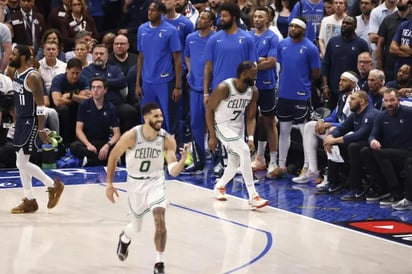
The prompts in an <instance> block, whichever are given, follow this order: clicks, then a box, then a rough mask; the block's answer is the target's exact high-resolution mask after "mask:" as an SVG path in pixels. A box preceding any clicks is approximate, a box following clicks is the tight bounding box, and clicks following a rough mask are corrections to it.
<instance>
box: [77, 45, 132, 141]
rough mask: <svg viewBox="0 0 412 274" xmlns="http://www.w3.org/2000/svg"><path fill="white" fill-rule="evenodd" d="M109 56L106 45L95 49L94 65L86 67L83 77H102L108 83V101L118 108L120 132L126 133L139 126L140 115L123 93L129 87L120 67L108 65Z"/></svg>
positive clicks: (97, 46)
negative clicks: (126, 100)
mask: <svg viewBox="0 0 412 274" xmlns="http://www.w3.org/2000/svg"><path fill="white" fill-rule="evenodd" d="M108 59H109V54H108V51H107V49H106V48H105V46H104V45H96V46H95V47H94V49H93V63H92V64H90V65H89V66H88V67H85V68H84V69H83V71H82V74H81V75H82V76H84V77H85V78H86V79H92V78H94V77H96V76H102V77H104V78H105V79H106V81H107V93H106V99H107V100H108V101H109V102H111V103H112V104H113V105H115V106H116V109H117V114H118V116H119V121H120V130H121V132H122V133H123V132H125V131H127V130H129V129H131V128H132V127H133V126H135V125H137V124H138V122H139V121H138V120H137V119H138V117H139V114H138V113H137V110H136V109H135V108H134V107H133V106H131V105H129V104H127V103H126V102H125V100H124V95H123V94H122V93H121V91H122V90H124V89H125V88H126V87H127V82H126V78H125V76H124V75H123V72H122V70H121V69H120V68H119V67H118V66H114V65H110V64H108V63H107V61H108Z"/></svg>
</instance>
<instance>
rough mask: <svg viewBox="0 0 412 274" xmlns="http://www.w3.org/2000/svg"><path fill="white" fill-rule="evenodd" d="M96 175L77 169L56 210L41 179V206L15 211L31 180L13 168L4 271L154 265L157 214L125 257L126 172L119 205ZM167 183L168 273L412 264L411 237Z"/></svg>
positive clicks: (1, 255)
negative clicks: (121, 256) (403, 239)
mask: <svg viewBox="0 0 412 274" xmlns="http://www.w3.org/2000/svg"><path fill="white" fill-rule="evenodd" d="M92 173H93V172H92ZM100 173H102V172H100ZM61 174H62V172H61V171H60V175H61ZM88 176H89V177H90V176H91V175H90V174H88V172H85V173H84V174H83V175H77V176H75V177H73V178H71V177H69V176H67V177H66V180H65V182H69V183H68V184H67V185H66V188H65V192H64V194H63V196H62V200H61V202H60V204H59V205H58V206H57V207H56V208H55V209H52V210H48V209H47V208H46V203H47V193H45V188H44V187H35V189H34V193H35V196H36V197H37V200H38V203H39V207H40V208H39V211H38V212H36V213H33V214H24V215H12V214H10V213H9V211H10V209H11V208H12V207H13V206H15V205H17V203H18V202H19V200H20V199H21V195H22V189H21V188H15V187H14V186H15V185H13V184H14V183H13V182H14V181H15V180H17V179H16V178H13V179H8V183H6V182H5V181H4V180H5V179H4V178H6V177H7V176H4V174H3V179H4V180H3V181H2V180H1V179H0V199H1V201H2V203H1V208H0V233H1V234H0V235H2V236H1V237H0V246H1V249H0V269H1V271H0V272H1V273H7V274H14V273H15V274H26V273H30V274H31V273H39V274H49V273H58V274H63V273H73V274H74V273H76V274H83V273H84V274H86V273H87V274H89V273H95V274H106V273H107V274H109V273H110V274H112V273H142V274H148V273H153V269H152V268H153V264H154V260H155V253H154V246H153V219H152V217H151V215H147V216H146V218H145V222H144V225H143V231H142V232H141V233H140V234H138V235H136V237H135V238H134V240H133V242H132V244H131V246H130V252H129V258H128V259H127V261H125V262H121V261H119V260H118V258H117V256H116V247H117V241H118V235H119V233H120V231H121V230H122V229H123V227H124V225H125V224H126V223H127V221H128V217H127V196H126V193H125V192H124V191H123V190H124V186H125V185H124V183H121V182H122V181H124V176H119V175H117V177H116V178H117V179H119V180H117V181H118V182H119V183H116V187H117V188H118V189H119V190H120V198H119V199H118V202H117V203H116V204H114V205H113V204H111V203H110V202H109V201H108V200H107V199H106V197H105V187H104V184H102V182H104V175H102V174H98V175H96V178H97V179H93V180H92V181H90V180H89V179H90V178H89V177H88ZM10 177H12V176H10ZM63 179H64V178H63ZM185 180H186V181H190V180H189V179H187V178H186V179H185ZM193 181H195V180H193ZM280 185H281V184H280ZM167 191H168V196H169V200H170V202H171V204H170V206H169V208H168V209H167V215H166V218H167V227H168V241H167V250H166V254H165V259H166V260H165V261H166V271H167V272H166V273H169V274H170V273H174V274H186V273H204V274H217V273H253V274H255V273H280V274H284V273H293V274H295V273H316V274H317V273H328V274H330V273H356V274H358V273H393V274H401V273H412V248H411V247H410V246H408V245H405V244H400V243H397V242H394V241H389V240H386V239H382V238H378V237H374V236H371V235H367V234H364V233H360V232H357V231H355V230H352V229H347V228H344V227H341V226H337V225H334V224H330V223H326V222H323V221H319V220H316V219H313V218H310V217H307V216H303V215H300V214H296V213H291V212H288V211H286V210H283V209H279V208H275V207H267V208H264V209H262V210H259V211H251V210H249V208H248V205H247V201H246V200H245V199H242V198H238V197H235V196H230V197H229V200H228V201H227V202H218V201H216V200H215V199H214V196H213V192H212V190H210V189H208V188H205V187H203V186H197V185H193V184H191V183H190V182H181V181H176V180H170V181H168V182H167ZM272 191H273V190H272ZM279 202H280V201H278V203H279ZM272 204H276V201H275V202H272ZM331 214H334V212H331Z"/></svg>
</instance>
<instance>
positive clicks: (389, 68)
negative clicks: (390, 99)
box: [376, 0, 412, 81]
mask: <svg viewBox="0 0 412 274" xmlns="http://www.w3.org/2000/svg"><path fill="white" fill-rule="evenodd" d="M408 2H409V1H408V0H399V1H398V2H397V3H396V7H397V9H398V10H397V11H396V12H394V13H392V14H390V15H388V16H386V17H385V19H383V21H382V23H381V24H380V26H379V30H378V39H377V46H376V61H377V63H376V68H378V69H381V70H383V71H384V72H385V78H386V80H387V81H392V80H394V79H395V78H396V73H397V71H396V70H395V69H394V67H395V56H394V55H393V54H392V53H390V52H389V50H390V46H391V43H392V39H393V37H394V35H395V33H396V29H397V28H398V26H399V25H400V24H401V23H402V22H404V21H407V20H411V19H412V15H410V14H409V7H410V5H409V4H408ZM385 3H386V2H385Z"/></svg>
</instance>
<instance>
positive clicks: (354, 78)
mask: <svg viewBox="0 0 412 274" xmlns="http://www.w3.org/2000/svg"><path fill="white" fill-rule="evenodd" d="M340 77H343V78H346V79H348V80H350V81H352V82H354V83H355V84H357V83H358V78H356V76H355V75H353V74H352V73H350V72H347V71H345V72H344V73H342V75H341V76H340Z"/></svg>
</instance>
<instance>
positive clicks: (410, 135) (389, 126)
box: [361, 88, 412, 206]
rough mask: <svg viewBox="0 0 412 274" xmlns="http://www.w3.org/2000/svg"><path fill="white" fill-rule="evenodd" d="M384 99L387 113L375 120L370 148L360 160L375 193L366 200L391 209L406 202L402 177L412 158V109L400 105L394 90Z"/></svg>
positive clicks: (386, 94)
mask: <svg viewBox="0 0 412 274" xmlns="http://www.w3.org/2000/svg"><path fill="white" fill-rule="evenodd" d="M383 99H384V103H385V107H386V109H385V110H384V111H382V112H380V113H379V114H378V115H377V116H376V118H375V122H374V124H373V129H372V132H371V134H370V135H369V139H368V141H369V147H364V148H362V149H361V157H362V161H363V163H364V164H365V166H366V167H367V169H368V170H369V174H370V175H371V178H372V189H373V190H374V191H373V192H370V193H368V194H367V196H366V200H367V201H369V202H379V204H380V205H381V206H391V205H392V204H395V203H397V202H399V201H400V200H402V199H403V198H404V194H403V192H404V188H403V185H402V182H401V181H400V174H401V171H402V170H403V169H404V167H405V163H406V161H407V159H408V158H410V157H412V130H411V128H412V108H409V107H406V106H403V105H401V104H400V98H399V93H398V91H397V90H395V89H391V88H390V89H386V90H385V92H384V94H383Z"/></svg>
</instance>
